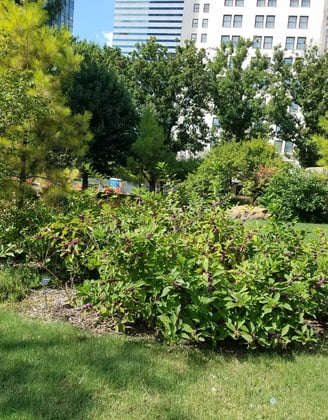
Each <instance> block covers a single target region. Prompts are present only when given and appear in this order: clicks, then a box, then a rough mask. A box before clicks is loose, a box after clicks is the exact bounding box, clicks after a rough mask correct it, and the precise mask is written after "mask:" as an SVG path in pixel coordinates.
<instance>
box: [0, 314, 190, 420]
mask: <svg viewBox="0 0 328 420" xmlns="http://www.w3.org/2000/svg"><path fill="white" fill-rule="evenodd" d="M0 337H1V341H0V358H1V364H0V413H1V414H0V417H1V419H2V420H3V419H9V418H10V419H20V420H23V419H33V420H37V419H60V420H62V419H70V420H75V419H83V418H92V417H90V416H92V413H93V412H94V408H95V405H96V404H98V403H99V401H102V398H107V397H108V396H109V399H113V402H114V401H115V400H120V398H121V397H122V398H123V399H125V402H124V404H126V400H128V395H130V394H131V395H134V398H135V401H132V402H131V406H130V407H129V410H130V411H131V413H130V414H131V416H130V417H129V415H128V413H127V417H124V418H134V417H133V414H132V413H133V411H134V404H136V405H137V406H138V409H139V410H140V404H141V403H140V401H139V402H138V398H139V399H140V400H142V398H144V397H145V396H148V397H149V395H157V396H160V397H162V396H165V395H166V394H168V393H172V390H174V388H175V387H176V386H177V384H179V382H180V381H181V379H182V376H183V371H181V372H179V371H178V370H177V369H176V368H175V366H173V365H172V364H171V363H170V360H169V358H165V360H164V362H163V363H162V362H161V354H162V353H163V347H162V346H160V345H156V344H155V345H154V344H152V345H149V344H147V343H145V342H141V341H136V340H127V339H124V338H123V337H107V338H105V337H94V336H92V335H89V334H87V333H84V332H82V331H80V330H77V329H74V328H70V327H69V326H67V327H66V326H64V325H55V324H46V323H44V324H43V323H41V324H40V323H39V322H34V321H27V320H22V319H21V318H20V317H19V316H17V315H15V314H12V313H0ZM106 393H107V397H106ZM157 406H158V410H161V411H162V412H165V414H166V415H165V417H166V418H172V419H173V418H177V419H184V418H187V417H188V416H187V415H186V413H183V412H182V411H181V409H180V407H179V406H178V405H174V404H173V405H172V406H167V405H166V401H165V398H164V399H163V398H162V399H161V398H159V400H158V401H157ZM104 414H105V413H104ZM104 418H107V417H104ZM109 418H118V417H115V416H113V417H109ZM159 418H164V417H159Z"/></svg>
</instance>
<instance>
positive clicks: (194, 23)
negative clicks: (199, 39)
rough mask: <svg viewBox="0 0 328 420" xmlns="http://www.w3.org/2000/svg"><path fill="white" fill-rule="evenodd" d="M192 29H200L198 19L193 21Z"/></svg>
mask: <svg viewBox="0 0 328 420" xmlns="http://www.w3.org/2000/svg"><path fill="white" fill-rule="evenodd" d="M192 27H193V28H198V19H197V18H195V19H193V20H192Z"/></svg>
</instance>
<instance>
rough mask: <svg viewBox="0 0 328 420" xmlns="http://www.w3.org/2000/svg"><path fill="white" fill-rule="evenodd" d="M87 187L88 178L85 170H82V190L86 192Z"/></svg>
mask: <svg viewBox="0 0 328 420" xmlns="http://www.w3.org/2000/svg"><path fill="white" fill-rule="evenodd" d="M88 187H89V176H88V172H87V171H86V170H85V169H82V190H86V189H87V188H88Z"/></svg>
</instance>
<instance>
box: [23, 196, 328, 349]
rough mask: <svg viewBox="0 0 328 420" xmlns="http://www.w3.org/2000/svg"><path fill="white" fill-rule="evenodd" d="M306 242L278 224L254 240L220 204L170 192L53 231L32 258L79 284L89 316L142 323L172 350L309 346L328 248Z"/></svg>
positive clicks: (322, 300) (122, 324) (322, 305)
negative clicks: (199, 345)
mask: <svg viewBox="0 0 328 420" xmlns="http://www.w3.org/2000/svg"><path fill="white" fill-rule="evenodd" d="M303 239H304V236H303V233H302V232H299V231H296V230H295V229H294V228H293V226H292V225H286V224H279V223H276V222H273V223H269V224H267V225H266V226H265V227H264V228H263V229H261V230H260V231H252V232H250V231H249V230H247V229H246V228H245V226H244V225H243V224H242V223H241V222H239V221H234V220H231V219H229V218H228V217H227V216H226V214H225V213H224V212H223V210H222V209H221V207H220V206H219V205H218V203H212V204H211V205H210V204H209V203H207V204H206V205H205V204H204V203H203V202H202V201H198V202H197V203H196V202H194V203H190V204H189V205H186V204H185V201H184V200H181V197H180V191H179V190H177V191H175V190H174V188H173V189H172V191H171V192H168V194H167V195H166V196H164V197H162V196H160V195H156V194H151V193H148V194H147V193H146V194H141V195H140V196H139V197H135V198H131V199H130V200H127V201H126V202H125V203H124V205H121V206H114V205H112V204H111V203H110V202H109V203H107V204H104V205H103V206H102V208H101V209H100V211H95V212H93V211H89V212H85V213H84V214H83V215H80V217H78V218H76V217H75V218H73V219H72V220H69V219H68V217H67V218H66V219H65V221H64V220H62V221H58V222H57V223H53V224H51V225H49V226H48V227H47V228H45V229H43V230H42V231H41V232H40V234H39V235H38V236H36V237H35V238H33V240H32V241H31V244H30V246H31V256H30V258H31V259H32V258H37V259H39V261H40V266H42V268H43V269H44V270H48V271H51V272H54V274H56V275H61V276H63V277H66V279H67V278H70V279H71V280H72V281H75V280H76V279H77V280H78V281H79V282H81V281H82V280H85V281H84V282H83V284H82V285H80V286H77V289H78V290H79V295H80V297H82V298H83V300H84V304H85V309H86V310H91V309H92V310H95V311H97V312H98V314H99V316H100V317H112V318H113V321H114V322H115V323H116V324H117V326H118V328H120V329H121V330H124V329H125V328H126V327H128V326H130V325H131V324H133V325H137V324H140V323H141V324H142V325H143V326H146V327H147V328H150V329H155V330H157V331H159V332H160V333H161V335H162V336H163V337H164V339H165V340H167V341H168V342H179V341H181V340H187V341H195V342H202V341H206V342H209V343H212V344H215V343H217V342H218V341H221V340H224V339H226V338H232V339H234V340H237V341H240V342H243V343H246V344H247V345H248V346H250V347H255V346H263V347H274V346H282V347H284V346H286V345H288V344H289V343H291V342H302V343H307V342H311V341H313V340H314V339H315V337H314V335H313V330H312V328H311V321H312V320H314V319H315V318H316V316H317V315H318V314H322V313H324V311H325V310H326V309H327V291H328V285H327V281H326V277H325V276H326V267H327V263H328V260H327V258H328V249H327V242H326V238H325V237H324V236H322V237H321V238H320V241H316V242H313V243H306V242H305V241H304V240H303ZM35 262H37V260H36V261H35ZM56 270H57V271H56Z"/></svg>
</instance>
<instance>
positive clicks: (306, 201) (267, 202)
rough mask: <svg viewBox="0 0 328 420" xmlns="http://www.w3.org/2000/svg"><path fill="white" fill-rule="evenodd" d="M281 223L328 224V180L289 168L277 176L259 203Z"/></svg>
mask: <svg viewBox="0 0 328 420" xmlns="http://www.w3.org/2000/svg"><path fill="white" fill-rule="evenodd" d="M258 201H259V203H260V204H262V205H264V206H266V207H267V208H268V209H269V211H270V212H271V213H272V214H274V215H275V216H276V217H277V218H279V219H281V220H291V219H294V218H296V219H298V220H299V221H300V222H312V223H327V222H328V184H327V178H325V177H322V175H318V174H316V173H312V172H307V171H305V170H304V169H301V168H297V167H292V166H287V167H286V168H285V169H284V170H283V171H281V172H279V173H278V174H276V175H275V176H274V177H273V178H272V180H271V182H270V183H269V186H268V187H267V188H266V190H265V192H264V194H263V195H262V196H261V198H260V199H259V200H258Z"/></svg>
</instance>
